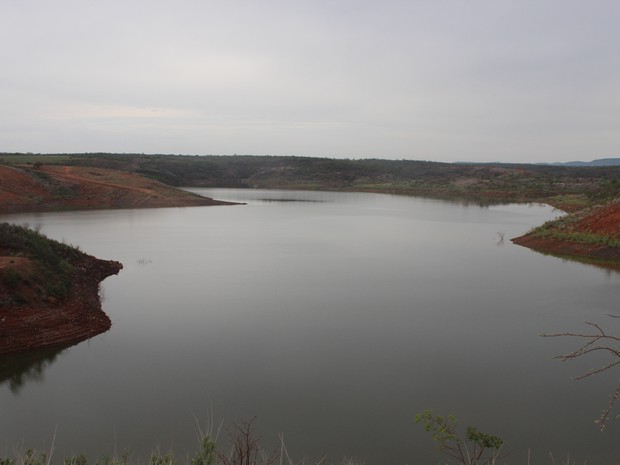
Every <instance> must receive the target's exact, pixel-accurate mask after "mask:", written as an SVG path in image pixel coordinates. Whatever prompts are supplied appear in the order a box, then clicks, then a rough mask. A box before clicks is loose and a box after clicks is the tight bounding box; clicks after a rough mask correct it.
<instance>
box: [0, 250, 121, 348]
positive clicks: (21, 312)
mask: <svg viewBox="0 0 620 465" xmlns="http://www.w3.org/2000/svg"><path fill="white" fill-rule="evenodd" d="M1 252H2V249H0V253H1ZM72 265H73V267H74V268H75V273H74V279H73V286H72V289H71V293H70V295H69V296H68V297H67V298H64V299H56V298H53V297H51V296H49V295H45V294H44V293H42V292H41V290H40V289H39V288H37V286H36V285H35V284H33V283H32V282H31V281H28V280H27V279H26V280H24V281H23V282H21V283H20V284H19V286H18V288H17V289H14V288H13V289H11V293H12V294H19V296H20V299H19V301H18V302H16V303H11V304H10V305H3V306H0V354H7V353H14V352H22V351H26V350H30V349H39V348H43V347H57V346H64V345H67V344H71V343H75V342H79V341H82V340H85V339H88V338H91V337H93V336H95V335H97V334H100V333H103V332H105V331H107V330H108V329H110V326H111V324H112V323H111V322H110V318H108V316H107V315H106V314H105V313H104V312H103V311H102V309H101V300H100V297H99V283H100V282H101V281H103V280H104V279H105V278H107V277H108V276H111V275H115V274H118V272H119V271H120V270H121V269H122V267H123V265H121V264H120V263H119V262H115V261H108V260H100V259H98V258H95V257H92V256H90V255H87V254H81V257H80V258H79V259H78V260H77V261H76V262H74V263H72ZM8 267H11V268H12V269H13V270H14V271H15V272H16V273H19V275H20V276H23V277H27V276H29V275H31V273H33V272H35V268H36V267H35V264H34V263H33V261H32V260H30V259H29V258H25V257H2V258H0V272H2V271H3V270H4V269H6V268H8ZM2 295H4V296H5V297H6V296H7V295H9V290H8V289H7V286H6V285H4V284H2V285H0V297H2Z"/></svg>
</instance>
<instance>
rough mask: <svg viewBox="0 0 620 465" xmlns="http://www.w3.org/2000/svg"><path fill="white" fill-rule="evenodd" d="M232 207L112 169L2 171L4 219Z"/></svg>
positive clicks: (0, 197) (0, 167) (0, 190)
mask: <svg viewBox="0 0 620 465" xmlns="http://www.w3.org/2000/svg"><path fill="white" fill-rule="evenodd" d="M226 203H227V202H220V201H217V200H213V199H209V198H206V197H201V196H199V195H195V194H192V193H189V192H186V191H182V190H180V189H176V188H174V187H171V186H167V185H165V184H162V183H160V182H157V181H154V180H151V179H147V178H144V177H141V176H138V175H136V174H132V173H127V172H122V171H116V170H111V169H106V168H92V167H79V166H41V167H38V168H35V167H33V166H25V167H11V166H4V165H0V213H6V212H16V211H43V210H63V209H91V208H146V207H182V206H199V205H222V204H226Z"/></svg>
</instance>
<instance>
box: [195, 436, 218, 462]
mask: <svg viewBox="0 0 620 465" xmlns="http://www.w3.org/2000/svg"><path fill="white" fill-rule="evenodd" d="M215 459H216V452H215V442H214V441H213V440H212V439H211V437H210V436H203V437H202V439H201V441H200V449H199V450H198V452H197V453H196V455H195V456H194V458H192V461H191V465H214V463H215Z"/></svg>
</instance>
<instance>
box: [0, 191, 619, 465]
mask: <svg viewBox="0 0 620 465" xmlns="http://www.w3.org/2000/svg"><path fill="white" fill-rule="evenodd" d="M196 191H199V192H200V193H203V194H205V195H208V196H212V197H215V198H219V199H224V200H237V201H244V202H247V203H248V204H247V205H243V206H234V207H194V208H169V209H142V210H120V211H90V212H63V213H46V214H28V215H12V216H5V217H3V218H2V219H3V220H4V221H11V222H15V223H18V224H21V223H29V224H30V225H31V226H41V228H42V231H43V232H44V233H45V234H47V235H48V236H50V237H53V238H55V239H58V240H66V241H67V242H70V243H72V244H75V245H79V246H80V247H81V249H82V250H84V251H86V252H88V253H91V254H93V255H96V256H98V257H100V258H106V259H114V260H120V261H121V262H123V264H124V266H125V268H124V270H123V271H122V272H121V273H120V274H119V275H118V276H114V277H111V278H108V279H107V280H106V281H105V282H104V284H103V288H102V292H103V294H104V309H105V311H106V312H107V313H108V314H109V315H110V317H111V319H112V321H113V324H114V325H113V327H112V329H111V330H110V331H109V332H107V333H106V334H103V335H100V336H97V337H95V338H93V339H91V340H89V341H87V342H84V343H81V344H79V345H77V346H74V347H71V348H69V349H67V350H65V351H62V352H59V353H51V354H47V358H39V359H35V364H34V365H32V363H33V361H32V360H23V358H21V357H12V358H10V359H9V360H4V362H3V364H4V367H3V369H2V372H0V374H1V375H2V376H1V378H0V379H1V380H2V381H1V384H0V408H1V415H0V438H1V439H2V444H1V445H2V447H3V448H4V449H3V450H12V448H13V447H14V446H15V445H20V444H23V445H25V446H28V447H30V446H33V447H48V446H49V444H50V442H51V441H52V438H53V437H54V435H55V450H56V452H55V454H56V455H57V456H64V455H68V454H70V453H78V452H84V453H86V454H88V455H90V456H91V457H99V458H101V457H103V455H104V454H106V453H108V454H111V453H114V452H117V453H118V454H120V453H121V452H122V451H124V450H127V449H131V450H132V451H133V452H132V457H134V459H140V460H142V461H143V462H144V461H147V460H148V454H149V452H150V451H151V450H153V449H154V448H155V447H159V448H160V450H161V451H168V450H169V449H172V450H174V451H176V452H177V453H178V454H179V455H180V456H182V457H183V456H185V453H187V452H189V453H190V454H193V452H194V450H195V448H196V445H197V440H196V429H197V428H196V419H198V421H199V422H201V423H204V422H206V421H208V420H209V419H211V418H213V419H215V421H219V420H223V421H224V425H225V427H226V426H230V425H231V424H232V423H233V422H234V421H235V420H238V419H248V418H252V417H255V416H256V417H257V420H256V421H257V426H258V429H259V432H260V434H261V435H262V437H263V441H264V442H265V443H266V445H268V446H270V447H271V446H277V444H278V434H279V433H284V439H285V442H286V444H287V447H288V450H289V454H290V455H291V456H292V457H295V458H302V457H304V456H306V457H309V458H311V459H314V460H317V461H318V460H319V459H320V458H321V457H323V456H324V455H325V454H327V461H328V462H330V461H333V462H335V461H337V460H339V459H341V458H343V457H344V456H347V457H355V458H357V459H358V460H359V461H361V462H365V463H367V464H405V463H411V464H418V463H437V462H438V456H437V455H436V452H435V451H434V447H433V444H432V441H431V439H430V438H429V437H427V436H426V434H425V433H424V432H423V431H421V427H420V426H419V425H415V424H414V421H413V419H414V416H415V413H416V412H419V411H421V410H424V409H427V408H432V409H434V410H435V411H436V412H437V413H445V414H447V413H454V414H455V415H456V416H457V417H458V418H459V419H461V421H462V423H463V424H474V425H478V426H479V427H480V429H482V430H483V431H485V430H486V431H488V432H491V433H494V434H497V435H499V436H501V437H503V438H504V439H506V441H507V445H506V446H505V449H504V451H505V452H506V453H509V454H510V455H509V456H508V457H507V459H506V461H507V462H509V463H526V461H527V451H528V449H530V450H531V455H532V458H533V460H536V462H537V463H550V461H549V453H550V452H551V453H553V454H554V456H555V457H556V461H558V463H559V462H560V461H561V458H565V457H566V454H567V453H570V456H571V460H572V459H574V460H576V462H577V463H583V461H584V460H586V459H587V461H588V463H589V464H603V463H618V462H619V461H620V447H618V446H617V442H618V441H617V439H618V437H619V434H620V426H619V424H620V420H615V421H613V422H612V423H611V425H610V426H609V427H608V429H607V430H606V431H605V432H604V433H600V432H598V430H597V428H596V426H595V425H594V424H593V420H594V419H595V418H596V417H597V415H598V414H599V412H600V411H601V410H602V409H603V408H604V407H605V406H606V404H607V400H608V394H609V393H610V392H611V390H612V389H613V388H614V386H615V383H616V382H617V378H618V373H611V374H608V375H604V376H601V377H599V378H597V379H589V380H586V381H580V382H576V381H572V380H571V377H573V376H575V375H577V374H579V373H580V372H581V371H583V370H585V369H587V368H590V367H591V366H593V365H594V364H596V361H592V360H587V361H584V362H574V363H568V364H562V363H560V362H558V361H555V360H553V359H552V357H553V356H554V355H557V354H558V353H561V352H562V351H565V350H568V349H570V348H571V347H574V344H571V341H560V340H556V339H543V338H540V337H539V336H538V334H539V333H541V332H554V331H564V330H583V329H584V326H583V321H584V320H592V321H597V322H600V323H602V324H605V325H606V326H607V327H608V328H610V329H612V328H613V329H616V328H617V327H618V326H619V325H618V321H619V320H614V319H610V318H609V317H608V316H607V315H608V314H609V313H616V314H617V313H618V310H619V309H618V295H619V291H620V287H619V284H620V281H619V275H618V274H615V273H610V272H606V271H604V270H601V269H598V268H595V267H591V266H588V265H582V264H578V263H572V262H567V261H563V260H560V259H557V258H553V257H547V256H543V255H540V254H537V253H535V252H532V251H530V250H528V249H525V248H522V247H518V246H515V245H513V244H512V243H511V242H510V241H509V238H511V237H515V236H518V235H520V234H523V233H524V232H526V231H527V230H528V229H530V228H531V227H532V226H535V225H538V224H541V223H542V222H544V221H546V220H548V219H550V218H552V217H554V216H556V215H557V213H555V212H553V211H552V210H551V209H550V208H549V207H543V206H529V205H504V206H493V207H479V206H475V205H470V206H467V205H462V204H458V203H448V202H442V201H436V200H429V199H419V198H409V197H395V196H387V195H378V194H352V193H346V194H344V193H325V192H287V191H257V190H213V189H211V190H196ZM498 233H501V234H498ZM501 235H503V236H504V237H505V238H506V239H505V241H504V242H503V243H502V242H501V241H500V236H501ZM614 326H615V327H616V328H614ZM618 332H620V331H618ZM37 361H38V362H37ZM7 365H8V366H7ZM24 367H31V368H30V370H27V371H24Z"/></svg>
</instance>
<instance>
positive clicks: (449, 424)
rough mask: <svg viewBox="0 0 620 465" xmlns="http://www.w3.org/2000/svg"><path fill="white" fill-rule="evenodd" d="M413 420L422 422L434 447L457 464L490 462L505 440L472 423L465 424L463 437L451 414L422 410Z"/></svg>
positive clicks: (468, 464) (496, 455) (496, 456)
mask: <svg viewBox="0 0 620 465" xmlns="http://www.w3.org/2000/svg"><path fill="white" fill-rule="evenodd" d="M415 422H416V423H421V424H422V426H423V427H424V430H425V431H427V432H429V433H431V435H432V437H433V441H435V443H436V444H437V449H438V450H439V451H440V452H441V453H443V454H445V455H447V456H448V457H450V458H451V459H452V460H453V461H454V463H456V464H458V465H493V464H495V462H496V460H497V459H498V457H499V451H500V449H501V448H502V445H503V444H504V441H503V440H502V439H501V438H499V437H497V436H494V435H491V434H487V433H483V432H481V431H478V429H477V428H475V427H474V426H468V427H467V428H465V439H463V438H462V437H461V435H460V434H459V432H458V427H457V426H458V421H457V419H456V417H454V415H448V416H441V415H434V414H433V411H432V410H424V411H423V412H420V413H418V414H417V415H416V416H415Z"/></svg>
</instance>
